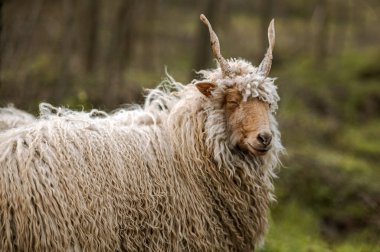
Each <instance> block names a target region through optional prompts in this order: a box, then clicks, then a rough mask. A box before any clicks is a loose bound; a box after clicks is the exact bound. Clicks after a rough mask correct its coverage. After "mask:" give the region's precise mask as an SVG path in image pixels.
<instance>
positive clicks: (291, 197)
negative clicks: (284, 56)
mask: <svg viewBox="0 0 380 252" xmlns="http://www.w3.org/2000/svg"><path fill="white" fill-rule="evenodd" d="M379 60H380V50H379V49H377V50H376V49H370V50H367V51H361V52H350V53H348V54H343V55H341V56H339V57H336V58H330V59H329V60H328V62H326V65H325V66H322V67H321V66H317V65H316V64H315V63H314V62H313V61H312V60H310V59H302V58H301V59H299V60H295V61H294V62H296V63H295V64H294V65H289V66H288V67H286V68H283V69H279V70H278V71H279V72H278V73H277V75H279V76H282V77H281V79H280V80H279V81H278V83H279V84H278V85H279V87H280V92H281V97H282V103H281V110H280V114H279V118H280V125H282V134H283V140H284V143H285V146H286V147H287V150H288V156H287V157H286V159H285V162H284V164H285V166H286V168H285V169H283V170H282V171H281V173H280V179H279V180H278V181H277V182H276V183H277V186H276V190H277V193H276V194H277V195H278V203H277V206H276V207H275V208H274V210H273V211H274V214H273V221H272V223H271V224H272V227H271V231H270V233H269V237H268V240H267V245H266V248H265V250H264V251H344V252H345V251H380V246H379V244H378V234H379V232H380V225H379V223H380V184H379V183H378V181H379V180H380V170H379V169H378V164H379V162H380V130H379V129H380V88H379V83H380V67H379V65H378V63H377V62H379Z"/></svg>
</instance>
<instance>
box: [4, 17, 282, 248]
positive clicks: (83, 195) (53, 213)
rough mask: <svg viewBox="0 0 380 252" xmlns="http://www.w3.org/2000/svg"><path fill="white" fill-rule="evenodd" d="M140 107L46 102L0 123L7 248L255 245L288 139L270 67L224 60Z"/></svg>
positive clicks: (156, 92) (267, 62)
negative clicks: (83, 107)
mask: <svg viewBox="0 0 380 252" xmlns="http://www.w3.org/2000/svg"><path fill="white" fill-rule="evenodd" d="M201 20H202V21H203V22H204V23H205V24H206V25H207V26H208V28H209V31H210V36H211V43H212V49H213V52H214V55H215V57H216V59H217V61H218V63H219V64H218V65H219V66H218V68H216V69H214V70H204V71H200V74H201V75H202V79H201V80H194V81H193V82H192V83H190V84H188V85H182V84H180V83H177V82H175V81H174V80H173V79H172V78H171V77H170V76H169V77H168V79H167V81H166V82H165V83H163V84H161V86H159V87H158V88H156V89H153V90H151V91H150V93H149V94H148V96H147V98H146V103H145V104H144V106H143V107H141V108H139V107H136V108H133V109H129V110H123V109H121V110H119V111H118V112H115V113H112V114H107V113H105V112H101V111H96V110H94V111H92V112H90V113H85V112H74V111H71V110H68V109H64V108H55V107H52V106H51V105H48V104H41V105H40V108H41V115H40V118H38V119H34V120H31V121H29V122H28V123H25V124H24V125H19V126H18V127H13V128H12V127H11V128H8V129H7V130H3V131H1V132H0V250H1V251H16V250H20V251H105V250H106V251H124V250H126V251H138V250H149V251H182V250H191V251H252V250H254V249H255V248H256V247H257V246H258V245H259V244H260V243H261V242H262V240H263V236H264V235H265V232H266V230H267V214H268V205H269V203H270V201H271V200H272V199H273V197H272V191H273V185H272V181H271V180H272V178H273V177H274V176H275V175H274V171H273V170H274V168H275V167H276V165H277V164H278V156H279V154H280V152H281V151H282V146H281V143H280V134H279V131H278V129H277V123H276V120H275V118H274V112H275V111H276V109H277V102H278V100H279V97H278V95H277V92H276V87H275V86H274V84H273V79H272V78H269V77H268V73H269V70H270V67H271V62H272V49H273V45H274V24H273V21H272V22H271V24H270V26H269V29H268V34H269V36H268V37H269V49H268V51H267V53H266V55H265V57H264V59H263V61H262V63H261V64H260V66H259V67H253V66H252V65H251V64H250V63H248V62H247V61H244V60H242V59H229V60H225V59H224V58H223V57H222V55H221V53H220V49H219V41H218V38H217V36H216V34H215V33H214V31H213V30H212V28H211V25H210V24H209V22H208V21H207V19H206V18H205V17H204V16H203V15H201Z"/></svg>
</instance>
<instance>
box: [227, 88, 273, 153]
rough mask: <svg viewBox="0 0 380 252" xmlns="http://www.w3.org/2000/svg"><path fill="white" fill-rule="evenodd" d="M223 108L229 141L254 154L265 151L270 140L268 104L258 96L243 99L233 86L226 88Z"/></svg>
mask: <svg viewBox="0 0 380 252" xmlns="http://www.w3.org/2000/svg"><path fill="white" fill-rule="evenodd" d="M224 108H225V113H226V119H227V127H228V131H229V136H230V143H231V144H232V145H233V146H238V147H239V148H240V149H242V150H243V151H249V152H252V153H253V154H255V155H260V156H261V155H264V154H265V153H267V151H268V150H269V149H270V148H271V140H272V133H271V130H270V120H269V105H268V104H267V103H265V102H263V101H261V100H259V99H258V98H251V99H248V100H247V101H243V99H242V95H241V94H240V92H239V90H238V89H237V88H236V86H233V87H229V88H227V89H226V94H225V99H224Z"/></svg>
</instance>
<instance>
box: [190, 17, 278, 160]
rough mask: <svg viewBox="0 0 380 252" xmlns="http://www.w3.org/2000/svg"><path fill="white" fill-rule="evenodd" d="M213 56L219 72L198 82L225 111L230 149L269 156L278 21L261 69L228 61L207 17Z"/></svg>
mask: <svg viewBox="0 0 380 252" xmlns="http://www.w3.org/2000/svg"><path fill="white" fill-rule="evenodd" d="M201 20H202V21H203V22H204V23H205V24H206V25H207V26H208V28H209V32H210V40H211V46H212V50H213V53H214V55H215V58H216V60H217V61H218V63H219V66H220V67H219V68H217V69H215V70H205V71H200V73H201V74H202V75H203V77H204V80H201V81H198V82H196V83H195V86H196V87H197V88H198V90H199V91H200V92H201V93H202V94H203V95H204V96H205V97H207V99H210V101H212V102H213V103H216V104H218V106H219V107H220V108H221V109H223V110H224V114H225V119H226V120H225V121H226V127H227V130H228V133H229V143H230V146H232V147H236V148H240V149H241V150H243V151H248V152H251V153H253V154H254V155H259V156H261V155H265V154H266V153H267V152H268V151H269V150H270V148H271V146H272V145H271V142H272V137H273V136H272V134H273V133H272V130H271V129H272V125H271V113H273V112H274V111H275V110H276V108H277V101H278V100H279V97H278V95H277V91H276V87H275V86H274V84H273V81H274V79H273V78H269V77H268V74H269V71H270V68H271V64H272V50H273V46H274V37H275V33H274V21H273V20H272V22H271V23H270V25H269V28H268V39H269V48H268V50H267V52H266V54H265V57H264V59H263V60H262V62H261V64H260V65H259V67H254V66H252V64H251V63H249V62H247V61H245V60H242V59H229V60H226V59H224V58H223V56H222V55H221V53H220V45H219V40H218V37H217V36H216V34H215V32H214V31H213V30H212V27H211V25H210V23H209V22H208V20H207V19H206V17H205V16H204V15H201Z"/></svg>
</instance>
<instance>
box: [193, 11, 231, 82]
mask: <svg viewBox="0 0 380 252" xmlns="http://www.w3.org/2000/svg"><path fill="white" fill-rule="evenodd" d="M200 19H201V21H202V22H203V23H204V24H205V25H207V27H208V30H209V33H210V42H211V48H212V52H213V53H214V57H215V58H216V60H217V61H218V62H219V65H220V68H221V69H222V73H223V75H225V76H229V75H230V74H231V69H230V66H229V65H228V63H227V61H226V60H225V59H224V58H223V56H222V54H221V53H220V44H219V39H218V36H216V33H215V32H214V30H213V29H212V26H211V24H210V22H209V21H208V19H207V18H206V16H205V15H203V14H201V16H200Z"/></svg>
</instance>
